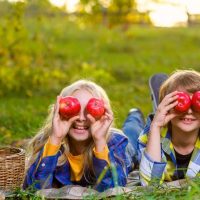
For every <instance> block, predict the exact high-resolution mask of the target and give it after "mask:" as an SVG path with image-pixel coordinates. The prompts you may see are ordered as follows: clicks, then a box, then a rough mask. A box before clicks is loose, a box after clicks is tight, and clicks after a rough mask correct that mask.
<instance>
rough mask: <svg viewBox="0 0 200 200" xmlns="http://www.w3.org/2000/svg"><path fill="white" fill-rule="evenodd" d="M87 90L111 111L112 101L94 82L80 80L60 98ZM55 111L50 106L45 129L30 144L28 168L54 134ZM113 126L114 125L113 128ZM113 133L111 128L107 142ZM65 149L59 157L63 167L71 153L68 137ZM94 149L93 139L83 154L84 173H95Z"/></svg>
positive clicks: (65, 89)
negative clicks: (88, 171) (88, 170)
mask: <svg viewBox="0 0 200 200" xmlns="http://www.w3.org/2000/svg"><path fill="white" fill-rule="evenodd" d="M82 89H83V90H87V91H89V92H90V93H91V94H92V95H93V96H94V97H96V98H100V99H103V100H104V102H105V103H106V104H107V105H108V107H109V109H111V105H110V101H109V98H108V96H107V94H106V92H105V91H104V89H103V88H102V87H100V86H99V85H97V84H95V83H94V82H92V81H88V80H79V81H76V82H74V83H72V84H71V85H69V86H67V87H65V88H64V89H63V90H62V91H61V93H60V96H62V97H65V96H70V95H72V94H73V93H74V92H75V91H77V90H82ZM53 110H54V105H51V106H50V109H49V115H48V117H47V119H46V121H45V123H44V125H43V127H42V128H41V129H40V130H39V132H38V133H37V135H36V136H35V137H34V138H33V139H32V140H31V141H30V144H29V152H28V158H29V161H28V166H27V168H29V167H30V165H31V164H32V163H33V162H34V161H35V160H36V157H37V156H38V153H39V152H40V150H41V149H42V148H43V147H44V145H45V143H46V142H47V140H48V138H49V136H50V135H51V132H52V119H53ZM112 126H113V123H112V125H111V127H112ZM110 133H111V128H110V129H109V131H108V133H107V140H108V138H109V135H110ZM62 145H63V147H64V152H63V154H62V155H61V156H60V157H59V160H58V165H62V164H64V163H65V162H66V160H67V156H66V155H68V153H69V144H68V138H67V137H66V138H65V139H64V140H63V143H62ZM93 147H94V143H93V140H92V138H91V141H90V144H89V145H88V147H87V149H85V151H84V152H83V154H84V168H83V171H84V170H85V169H86V168H87V169H90V170H92V171H93V164H92V150H93Z"/></svg>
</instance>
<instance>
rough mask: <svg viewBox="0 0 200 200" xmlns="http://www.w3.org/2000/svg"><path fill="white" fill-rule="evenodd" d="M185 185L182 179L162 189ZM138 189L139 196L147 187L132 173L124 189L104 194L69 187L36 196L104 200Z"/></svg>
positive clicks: (135, 173) (165, 185)
mask: <svg viewBox="0 0 200 200" xmlns="http://www.w3.org/2000/svg"><path fill="white" fill-rule="evenodd" d="M186 185H187V180H185V179H182V180H177V181H172V182H167V183H164V184H163V187H175V188H181V187H183V186H186ZM138 187H139V188H140V191H141V194H142V190H143V189H144V190H145V189H147V187H143V186H140V181H139V172H138V171H133V172H132V173H130V174H129V177H128V182H127V185H126V187H115V188H110V189H108V190H106V191H104V192H98V191H96V190H93V189H91V188H87V187H81V186H77V185H69V186H64V187H62V188H59V189H55V188H52V189H43V190H39V191H38V192H37V193H36V194H37V195H38V196H41V197H43V198H45V199H87V197H88V199H91V197H92V196H95V199H105V198H108V197H115V196H118V195H122V194H128V193H130V192H134V191H135V192H137V193H138ZM138 195H139V194H138Z"/></svg>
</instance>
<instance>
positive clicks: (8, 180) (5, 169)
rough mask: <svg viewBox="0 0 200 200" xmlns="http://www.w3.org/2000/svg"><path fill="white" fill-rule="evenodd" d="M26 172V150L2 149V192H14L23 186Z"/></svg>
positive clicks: (0, 151)
mask: <svg viewBox="0 0 200 200" xmlns="http://www.w3.org/2000/svg"><path fill="white" fill-rule="evenodd" d="M24 172H25V150H24V149H20V148H14V147H1V148H0V190H4V191H12V190H15V189H16V188H20V187H21V186H22V182H23V179H24Z"/></svg>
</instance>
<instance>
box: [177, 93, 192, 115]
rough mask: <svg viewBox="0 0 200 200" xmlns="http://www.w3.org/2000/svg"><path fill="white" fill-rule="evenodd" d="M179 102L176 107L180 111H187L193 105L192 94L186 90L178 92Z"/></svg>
mask: <svg viewBox="0 0 200 200" xmlns="http://www.w3.org/2000/svg"><path fill="white" fill-rule="evenodd" d="M177 95H178V99H177V101H178V104H177V105H176V106H175V107H174V109H175V110H176V111H178V112H186V111H187V110H188V109H189V108H190V105H191V100H190V96H189V95H188V94H187V93H185V92H178V93H177Z"/></svg>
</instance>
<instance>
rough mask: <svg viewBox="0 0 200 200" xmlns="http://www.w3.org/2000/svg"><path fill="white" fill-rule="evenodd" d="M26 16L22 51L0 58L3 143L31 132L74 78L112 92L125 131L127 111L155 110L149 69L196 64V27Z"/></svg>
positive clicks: (168, 70)
mask: <svg viewBox="0 0 200 200" xmlns="http://www.w3.org/2000/svg"><path fill="white" fill-rule="evenodd" d="M23 20H24V21H23V27H24V29H23V32H22V33H21V34H22V35H23V33H24V32H26V34H24V35H23V36H24V39H23V40H19V44H18V45H17V47H16V49H18V48H19V50H20V52H21V54H17V50H13V53H14V54H15V53H16V54H17V55H18V56H16V57H14V58H12V59H11V58H8V60H7V61H9V62H10V65H11V66H6V64H7V63H6V62H5V60H3V59H0V61H1V63H3V64H4V65H2V66H5V67H3V68H2V71H1V72H2V73H0V76H1V78H2V80H1V81H2V83H3V84H2V86H1V94H4V93H5V95H1V98H0V110H1V114H0V130H1V131H0V134H2V136H3V137H1V142H3V138H4V137H7V136H6V135H9V134H10V135H11V137H10V139H9V140H6V141H5V142H6V143H8V142H11V141H12V140H16V139H21V138H27V137H31V136H32V135H34V134H35V130H37V129H38V127H40V126H41V124H42V121H43V120H44V118H45V117H46V115H47V109H48V105H49V104H51V103H53V101H54V99H55V97H56V95H57V94H58V93H59V92H60V90H61V89H62V88H63V87H65V86H66V85H67V84H69V83H70V82H73V81H74V80H77V79H81V78H86V79H90V80H94V81H96V82H97V83H98V84H100V85H101V86H102V87H103V88H104V89H105V90H106V91H107V93H108V95H109V97H110V99H111V103H112V106H113V110H114V114H115V123H116V126H117V127H118V128H121V126H122V124H123V121H124V119H125V117H126V115H127V113H128V111H129V109H130V108H132V107H139V108H141V110H142V111H143V112H144V113H145V115H147V114H148V113H150V112H151V111H152V103H151V99H150V92H149V89H148V79H149V77H150V76H151V75H152V74H154V73H157V72H164V73H171V72H172V71H173V70H175V69H188V68H193V69H196V70H198V69H199V60H200V54H199V45H200V36H199V34H198V33H199V30H200V28H199V27H192V28H171V29H165V28H154V27H139V26H131V27H130V28H129V29H128V30H126V31H123V30H122V29H121V27H120V26H118V27H115V28H113V29H107V28H106V27H103V26H101V25H98V26H86V25H84V26H83V25H82V24H74V23H71V22H68V21H67V18H64V17H63V18H58V17H54V18H51V19H49V18H46V17H43V18H41V19H38V18H28V19H23ZM49 21H51V23H49ZM19 35H20V34H19ZM0 40H2V43H3V42H4V41H3V38H1V39H0ZM7 40H8V38H7ZM8 41H9V40H8ZM3 50H4V51H6V44H5V47H4V49H3ZM3 50H2V51H3ZM12 65H13V66H12ZM9 70H10V71H9ZM2 130H3V131H2ZM4 134H5V135H4Z"/></svg>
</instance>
